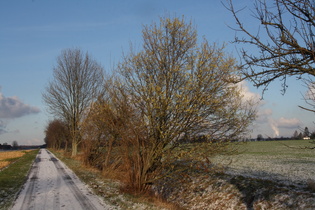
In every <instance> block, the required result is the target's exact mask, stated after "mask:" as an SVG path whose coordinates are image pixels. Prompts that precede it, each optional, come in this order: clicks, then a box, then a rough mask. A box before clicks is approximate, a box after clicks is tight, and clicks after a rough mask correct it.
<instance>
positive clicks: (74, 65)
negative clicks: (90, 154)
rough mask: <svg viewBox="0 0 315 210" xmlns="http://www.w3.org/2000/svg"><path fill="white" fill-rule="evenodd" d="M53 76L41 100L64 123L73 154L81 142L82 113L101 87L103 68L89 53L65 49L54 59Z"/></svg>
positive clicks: (95, 97) (98, 93) (97, 94)
mask: <svg viewBox="0 0 315 210" xmlns="http://www.w3.org/2000/svg"><path fill="white" fill-rule="evenodd" d="M53 76H54V79H53V81H51V82H50V83H49V85H48V86H47V88H46V92H45V93H44V94H43V99H44V102H45V103H46V105H47V106H48V109H49V111H50V112H51V113H52V114H54V115H56V116H57V117H59V118H60V119H62V120H64V121H65V122H66V123H67V125H68V127H69V131H70V135H71V144H72V155H73V156H75V155H76V154H77V150H78V145H79V143H80V141H81V137H80V132H79V131H80V123H81V121H82V118H83V116H84V112H85V111H87V108H88V107H89V106H90V104H91V103H92V102H93V101H94V100H96V99H97V97H98V96H99V95H100V94H101V91H102V88H103V87H102V86H103V69H102V67H101V66H100V65H99V64H98V63H97V62H96V61H95V60H93V59H92V58H91V57H90V56H89V55H88V53H85V54H84V53H83V52H81V50H79V49H67V50H64V51H63V52H62V53H61V55H60V56H59V57H58V58H57V66H56V67H55V68H54V72H53Z"/></svg>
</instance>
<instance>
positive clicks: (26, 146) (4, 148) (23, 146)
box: [0, 144, 46, 150]
mask: <svg viewBox="0 0 315 210" xmlns="http://www.w3.org/2000/svg"><path fill="white" fill-rule="evenodd" d="M38 148H46V144H42V145H19V146H14V147H13V146H11V145H9V144H4V145H2V144H0V150H28V149H38Z"/></svg>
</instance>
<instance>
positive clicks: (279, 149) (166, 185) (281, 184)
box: [157, 140, 315, 210]
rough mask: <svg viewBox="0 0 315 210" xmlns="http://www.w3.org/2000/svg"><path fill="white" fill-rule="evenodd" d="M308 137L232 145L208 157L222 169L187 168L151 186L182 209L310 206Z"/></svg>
mask: <svg viewBox="0 0 315 210" xmlns="http://www.w3.org/2000/svg"><path fill="white" fill-rule="evenodd" d="M314 146H315V145H314V144H311V143H310V142H309V140H298V141H295V140H292V141H291V140H290V141H262V142H248V143H241V144H233V145H232V147H233V149H235V147H236V148H237V149H238V151H239V152H238V153H236V154H235V153H234V154H230V155H220V156H216V157H213V158H211V162H212V164H213V165H217V166H220V167H219V168H222V167H223V168H225V170H223V171H224V172H223V173H222V172H219V173H217V172H215V171H214V173H211V171H210V172H207V173H203V174H202V173H199V174H196V173H194V172H188V173H186V174H184V176H181V177H176V178H168V179H165V180H163V182H161V184H160V186H158V187H157V189H158V191H159V192H160V193H162V194H163V197H164V198H166V199H167V200H168V201H169V202H173V203H177V204H179V205H180V206H181V207H183V208H185V209H277V210H279V209H315V177H314V174H315V167H314V166H315V149H305V147H314Z"/></svg>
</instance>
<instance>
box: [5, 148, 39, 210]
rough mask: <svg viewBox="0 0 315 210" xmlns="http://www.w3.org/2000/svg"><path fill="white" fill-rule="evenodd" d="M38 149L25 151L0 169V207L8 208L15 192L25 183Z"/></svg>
mask: <svg viewBox="0 0 315 210" xmlns="http://www.w3.org/2000/svg"><path fill="white" fill-rule="evenodd" d="M37 153H38V150H33V151H31V152H27V153H25V155H23V156H22V157H20V158H18V159H17V160H16V161H15V162H14V163H12V164H11V165H9V166H8V167H7V168H5V169H4V170H2V171H0V209H9V207H10V206H11V205H12V202H13V201H14V199H15V197H16V195H17V193H18V192H19V191H20V189H21V187H22V186H23V184H24V183H25V181H26V179H27V175H28V171H29V169H30V167H31V165H32V163H33V161H34V159H35V157H36V155H37Z"/></svg>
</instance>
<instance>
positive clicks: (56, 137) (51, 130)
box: [45, 119, 69, 150]
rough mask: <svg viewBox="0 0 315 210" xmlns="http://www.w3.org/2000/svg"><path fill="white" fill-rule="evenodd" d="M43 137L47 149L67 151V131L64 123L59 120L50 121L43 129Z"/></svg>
mask: <svg viewBox="0 0 315 210" xmlns="http://www.w3.org/2000/svg"><path fill="white" fill-rule="evenodd" d="M45 135H46V137H45V143H46V144H47V147H48V148H53V149H57V150H58V149H66V150H67V148H68V141H69V130H68V126H67V124H66V123H65V122H63V121H62V120H59V119H54V120H52V121H50V122H49V123H48V125H47V127H46V129H45Z"/></svg>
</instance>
